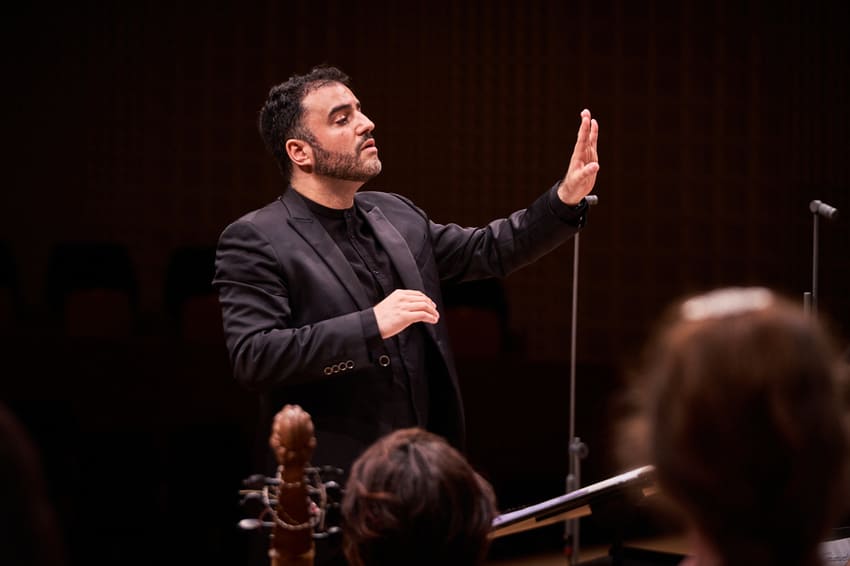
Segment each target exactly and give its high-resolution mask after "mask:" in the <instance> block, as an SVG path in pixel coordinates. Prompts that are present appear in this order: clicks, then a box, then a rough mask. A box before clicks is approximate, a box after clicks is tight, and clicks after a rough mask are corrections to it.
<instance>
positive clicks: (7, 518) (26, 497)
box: [0, 404, 65, 566]
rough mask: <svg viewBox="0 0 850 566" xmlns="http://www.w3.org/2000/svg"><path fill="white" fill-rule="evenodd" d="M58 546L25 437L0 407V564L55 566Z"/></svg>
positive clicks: (37, 463) (35, 458)
mask: <svg viewBox="0 0 850 566" xmlns="http://www.w3.org/2000/svg"><path fill="white" fill-rule="evenodd" d="M64 562H65V553H64V541H63V537H62V536H61V534H60V531H59V525H58V522H57V518H56V515H55V512H54V509H53V506H52V504H51V503H50V501H49V499H48V495H47V487H46V482H45V480H44V476H43V475H42V469H41V460H40V458H39V455H38V452H37V450H36V448H35V445H34V444H33V442H32V440H31V438H30V436H29V434H28V433H27V432H26V430H25V429H24V427H23V425H21V423H20V422H19V421H18V419H17V418H16V417H15V416H14V415H13V414H12V413H11V412H9V411H8V410H7V409H6V408H5V406H3V405H2V404H0V564H4V565H5V564H10V565H11V564H14V565H15V566H59V565H61V564H64Z"/></svg>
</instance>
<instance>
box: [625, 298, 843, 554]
mask: <svg viewBox="0 0 850 566" xmlns="http://www.w3.org/2000/svg"><path fill="white" fill-rule="evenodd" d="M643 377H644V378H645V379H646V381H644V382H643V383H642V387H643V388H644V389H643V395H644V397H643V400H644V403H643V409H644V411H645V415H644V416H645V417H646V425H647V429H646V430H647V432H648V441H649V444H648V449H649V456H650V458H651V460H652V463H654V464H655V466H656V468H657V473H658V478H659V485H660V487H661V489H662V492H663V493H664V494H665V496H666V497H668V498H669V500H670V501H671V502H672V503H673V504H674V505H675V506H677V507H678V508H679V509H680V510H681V511H683V512H684V513H685V515H686V516H687V517H688V519H689V520H690V522H691V523H692V524H693V525H694V526H695V527H696V528H697V529H698V530H699V531H700V533H701V534H702V535H703V536H704V537H705V539H706V540H707V541H708V542H709V543H710V544H711V545H712V546H713V547H714V549H715V550H716V551H717V552H718V553H719V555H720V556H721V557H722V558H723V560H724V563H725V564H726V565H727V566H728V565H733V564H780V563H781V564H789V565H790V564H815V563H817V562H818V555H817V545H818V542H819V541H821V540H824V538H825V535H826V534H827V533H828V531H829V529H830V527H834V526H836V525H834V524H833V521H836V520H837V519H838V518H839V516H840V515H841V513H843V512H845V511H846V510H847V495H848V493H847V491H848V482H847V479H848V474H847V471H848V433H847V428H846V426H847V424H846V418H847V416H846V412H845V411H846V398H845V392H846V390H845V389H844V388H845V383H844V380H845V379H846V377H847V376H846V366H845V365H844V364H843V363H842V362H841V360H840V357H839V354H838V350H837V348H836V346H835V344H834V342H833V340H832V339H831V337H830V336H829V335H828V332H827V331H826V330H825V329H824V327H823V325H822V324H821V323H819V322H818V320H816V319H815V318H814V317H812V316H808V315H806V314H805V313H804V312H803V311H802V309H801V308H799V306H797V305H796V304H794V303H792V302H790V301H788V300H787V299H783V298H781V297H778V296H777V295H776V294H775V293H772V292H770V291H768V290H767V289H762V288H730V289H719V290H716V291H714V292H711V293H707V294H705V295H701V296H697V297H694V298H691V299H689V300H686V301H684V302H682V303H680V304H677V305H676V306H675V308H674V309H673V310H672V311H671V312H670V313H669V315H668V316H667V317H666V318H665V319H664V323H663V325H662V326H661V327H660V329H659V331H658V332H657V335H656V337H655V339H654V341H652V342H651V343H650V345H649V347H648V349H647V352H646V361H645V364H644V370H643Z"/></svg>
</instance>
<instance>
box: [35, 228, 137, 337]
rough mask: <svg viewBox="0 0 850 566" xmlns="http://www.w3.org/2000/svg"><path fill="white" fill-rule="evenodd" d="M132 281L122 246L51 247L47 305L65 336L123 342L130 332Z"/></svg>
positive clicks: (133, 297)
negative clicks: (110, 339)
mask: <svg viewBox="0 0 850 566" xmlns="http://www.w3.org/2000/svg"><path fill="white" fill-rule="evenodd" d="M138 296H139V289H138V282H137V279H136V273H135V269H134V268H133V264H132V262H131V260H130V254H129V252H128V251H127V248H126V246H124V245H122V244H118V243H112V242H73V243H71V242H67V243H59V244H56V245H55V246H54V247H53V249H52V250H51V253H50V258H49V260H48V269H47V304H48V308H49V309H50V312H51V314H52V315H53V316H54V318H55V320H57V322H58V323H59V324H60V325H61V327H62V330H63V331H64V333H65V335H66V336H68V337H71V338H119V339H120V338H124V337H127V336H130V335H131V334H132V333H133V331H134V328H135V322H136V315H137V310H138Z"/></svg>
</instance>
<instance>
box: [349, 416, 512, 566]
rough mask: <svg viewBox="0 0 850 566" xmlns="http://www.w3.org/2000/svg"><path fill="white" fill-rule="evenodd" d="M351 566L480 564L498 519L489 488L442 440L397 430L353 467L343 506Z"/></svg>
mask: <svg viewBox="0 0 850 566" xmlns="http://www.w3.org/2000/svg"><path fill="white" fill-rule="evenodd" d="M342 513H343V519H344V522H343V524H344V529H345V541H346V542H345V554H346V557H347V558H348V560H349V562H350V563H351V564H352V565H354V566H379V565H381V566H382V565H391V564H392V565H396V564H406V565H411V566H417V565H422V566H424V565H429V566H433V565H439V564H443V565H475V564H481V563H482V562H483V560H484V558H485V556H486V554H487V550H488V548H489V538H488V533H489V532H490V527H491V524H492V521H493V519H494V517H495V516H496V503H495V497H494V494H493V490H492V488H491V486H490V484H489V483H487V481H486V480H484V479H483V478H482V477H481V476H479V475H478V474H477V473H476V472H475V471H474V470H473V468H472V467H471V466H470V464H469V463H468V462H467V461H466V459H465V458H464V457H463V456H462V455H461V454H460V453H459V452H458V451H457V450H455V449H454V448H452V447H451V446H450V445H449V444H448V443H447V442H446V441H445V440H444V439H443V438H442V437H440V436H437V435H434V434H432V433H429V432H426V431H424V430H422V429H418V428H409V429H402V430H398V431H395V432H393V433H391V434H389V435H387V436H385V437H384V438H382V439H380V440H378V441H377V442H375V443H374V444H373V445H372V446H371V447H370V448H369V449H367V450H366V451H365V452H364V453H363V454H362V455H361V456H360V458H358V459H357V461H356V462H355V463H354V465H353V467H352V470H351V475H350V477H349V479H348V482H347V484H346V488H345V495H344V497H343V502H342Z"/></svg>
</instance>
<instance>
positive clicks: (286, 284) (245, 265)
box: [213, 220, 381, 391]
mask: <svg viewBox="0 0 850 566" xmlns="http://www.w3.org/2000/svg"><path fill="white" fill-rule="evenodd" d="M293 284H297V282H291V281H287V280H286V276H285V273H284V269H283V268H282V267H281V262H280V261H279V258H278V257H277V254H276V252H275V248H274V247H273V246H272V245H271V244H270V243H269V241H268V239H267V237H266V236H265V235H264V234H263V233H262V231H261V230H260V229H259V228H258V227H257V226H255V225H254V224H252V223H251V222H250V221H247V220H239V221H237V222H234V223H233V224H231V225H230V226H228V227H227V228H226V229H225V230H224V232H222V235H221V237H220V238H219V242H218V249H217V253H216V270H215V277H214V279H213V286H214V287H215V288H216V289H217V290H218V294H219V302H220V304H221V309H222V319H223V325H224V334H225V340H226V342H227V348H228V351H229V353H230V359H231V363H232V366H233V372H234V377H235V378H236V379H237V381H239V382H240V383H241V384H243V385H244V386H245V387H247V388H248V389H251V390H254V391H268V390H271V389H273V388H275V387H277V386H280V385H282V384H284V383H285V384H295V383H304V382H309V381H315V380H321V379H327V378H329V377H338V374H339V373H345V372H352V371H356V370H358V369H362V368H364V367H366V366H370V367H374V365H375V364H374V362H373V361H372V360H374V359H377V358H378V356H377V355H376V353H375V350H376V349H377V348H379V347H380V344H381V340H380V336H379V335H377V325H376V324H374V312H373V310H372V309H371V308H370V309H367V310H365V311H355V312H351V313H348V314H344V315H341V316H336V317H332V318H329V319H327V320H320V321H316V322H314V323H311V324H306V325H300V326H296V325H294V324H293V322H292V321H293V312H292V305H291V304H290V291H291V285H293Z"/></svg>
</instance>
